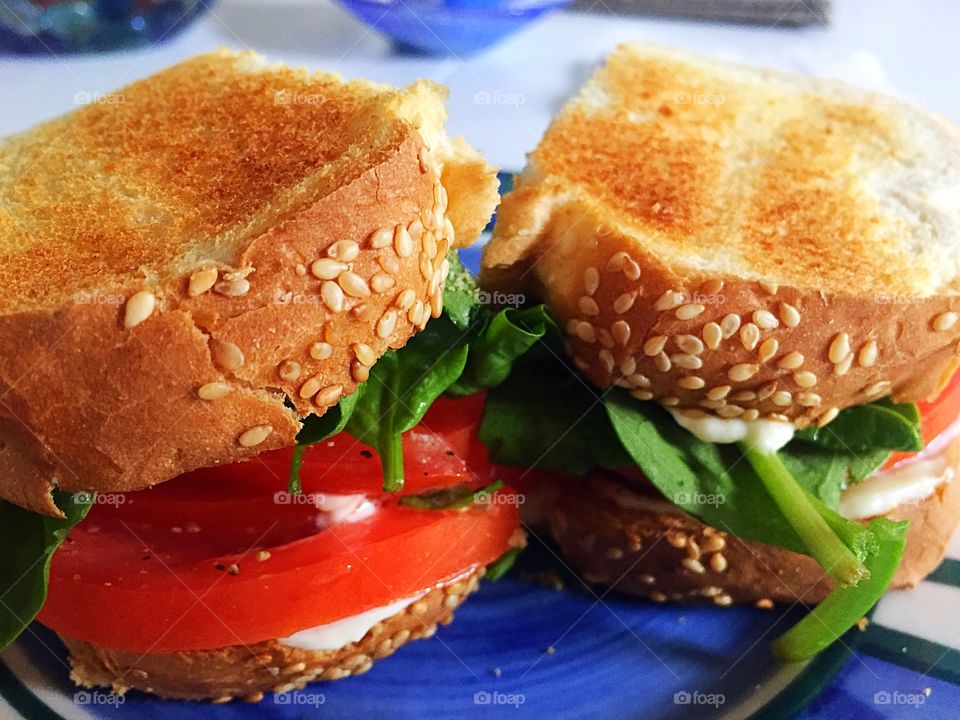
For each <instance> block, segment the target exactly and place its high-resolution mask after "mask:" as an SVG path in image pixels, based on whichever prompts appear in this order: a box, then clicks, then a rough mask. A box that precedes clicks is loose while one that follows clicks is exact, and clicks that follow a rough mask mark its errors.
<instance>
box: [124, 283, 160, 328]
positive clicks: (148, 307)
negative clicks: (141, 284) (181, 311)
mask: <svg viewBox="0 0 960 720" xmlns="http://www.w3.org/2000/svg"><path fill="white" fill-rule="evenodd" d="M156 307H157V296H156V295H154V294H153V293H152V292H150V291H149V290H141V291H140V292H138V293H134V294H133V295H132V296H131V297H130V299H129V300H127V305H126V308H125V309H124V313H123V325H124V327H126V328H132V327H136V326H137V325H139V324H140V323H142V322H143V321H144V320H146V319H147V318H148V317H150V316H151V315H153V311H154V310H155V309H156Z"/></svg>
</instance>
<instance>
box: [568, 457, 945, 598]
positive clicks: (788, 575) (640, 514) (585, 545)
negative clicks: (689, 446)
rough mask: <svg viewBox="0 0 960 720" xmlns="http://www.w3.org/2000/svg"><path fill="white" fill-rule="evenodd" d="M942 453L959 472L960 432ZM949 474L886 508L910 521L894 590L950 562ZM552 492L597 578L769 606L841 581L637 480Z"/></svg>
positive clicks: (577, 553) (588, 576) (628, 587)
mask: <svg viewBox="0 0 960 720" xmlns="http://www.w3.org/2000/svg"><path fill="white" fill-rule="evenodd" d="M943 452H944V457H945V459H946V461H947V466H948V467H949V468H950V469H951V473H952V474H951V475H950V476H949V478H952V477H953V475H955V474H956V472H960V439H957V438H954V439H952V440H951V441H950V443H949V444H948V445H947V446H945V447H944V449H943ZM949 478H948V479H947V481H946V482H943V483H941V484H940V485H938V486H937V488H936V490H935V491H934V492H933V493H931V494H930V495H929V496H927V497H926V498H924V499H922V500H919V501H915V502H909V503H903V504H901V505H898V506H897V507H895V508H893V509H892V510H891V511H890V512H888V513H887V514H886V516H885V517H887V518H889V519H890V520H897V521H900V520H906V521H909V522H910V529H909V530H908V532H907V546H906V549H905V551H904V555H903V559H902V560H901V562H900V566H899V568H898V569H897V573H896V575H895V576H894V578H893V581H892V582H891V587H895V588H898V587H913V586H914V585H916V584H917V583H918V582H920V581H921V580H922V579H923V578H924V577H926V576H927V575H928V574H929V573H930V572H932V571H933V570H934V569H936V567H937V566H938V565H939V564H940V562H941V561H942V560H943V557H944V554H945V553H946V550H947V545H948V544H949V542H950V538H951V537H952V536H953V533H954V531H955V530H956V529H957V524H958V521H960V485H958V483H957V482H951V481H950V479H949ZM864 482H869V480H866V481H864ZM551 497H552V506H551V509H550V511H549V527H550V532H551V534H552V535H553V537H554V538H555V539H556V541H557V542H558V543H559V544H560V547H561V549H562V550H563V554H564V558H565V559H566V560H567V561H568V562H569V563H570V564H571V565H572V566H573V568H574V569H576V570H577V571H578V572H579V573H580V574H581V575H582V577H583V578H584V579H585V580H587V581H588V582H593V583H598V584H601V585H608V586H610V587H612V588H614V589H615V590H617V591H619V592H623V593H626V594H630V595H640V596H643V597H649V598H651V599H653V600H655V601H658V602H663V601H665V600H673V601H679V602H703V601H706V602H713V603H715V604H717V605H720V606H726V605H731V604H734V603H758V604H759V605H760V607H770V606H771V603H772V602H784V603H803V604H806V605H813V604H816V603H818V602H820V601H821V600H822V599H823V598H824V597H826V596H827V594H828V593H829V592H830V590H831V589H832V588H833V583H832V582H831V580H830V578H829V577H828V576H827V574H826V573H825V572H824V571H823V569H822V568H821V567H820V566H819V565H818V564H817V562H816V561H815V560H814V559H813V558H811V557H808V556H806V555H800V554H798V553H794V552H790V551H789V550H784V549H783V548H779V547H774V546H772V545H764V544H763V543H758V542H752V541H747V540H742V539H740V538H738V537H735V536H733V535H730V534H729V533H726V532H723V531H721V530H718V529H716V528H712V527H709V526H708V525H705V524H704V523H702V522H700V521H699V520H697V519H696V518H694V517H692V516H691V515H688V514H687V513H685V512H683V511H682V510H680V509H679V508H677V507H676V506H675V505H672V504H671V503H669V502H667V501H666V500H664V499H663V498H662V497H661V496H660V495H659V493H657V491H656V490H654V489H653V488H652V487H650V486H644V485H640V484H638V482H637V481H635V480H632V479H631V480H626V479H622V478H618V477H615V476H613V475H602V476H601V475H598V476H595V477H592V478H588V479H581V478H576V479H571V480H570V481H568V482H566V483H565V484H564V486H563V488H562V490H560V491H558V492H555V493H553V494H552V495H551Z"/></svg>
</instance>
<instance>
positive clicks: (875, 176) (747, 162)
mask: <svg viewBox="0 0 960 720" xmlns="http://www.w3.org/2000/svg"><path fill="white" fill-rule="evenodd" d="M958 187H960V132H958V130H957V128H956V127H955V126H953V125H952V124H950V123H949V122H947V121H946V120H944V119H943V118H940V117H938V116H936V115H934V114H932V113H928V112H926V111H923V110H920V109H918V108H915V107H913V106H911V105H909V104H906V103H903V102H898V101H891V99H890V98H883V97H879V96H875V95H871V94H868V93H866V92H861V91H859V90H855V89H853V88H849V87H847V86H844V85H841V84H839V83H836V82H831V81H826V80H818V79H814V78H809V77H804V76H800V75H791V74H787V73H781V72H774V71H769V70H764V69H758V68H751V67H743V66H739V65H731V64H727V63H723V62H719V61H715V60H709V59H705V58H699V57H695V56H691V55H686V54H682V53H679V52H674V51H670V50H667V49H663V48H657V47H647V46H623V47H620V48H619V49H618V50H617V51H616V52H614V53H613V54H612V55H611V57H610V58H609V60H608V62H607V64H606V66H605V67H603V68H602V69H600V70H599V71H598V72H597V73H596V74H595V75H594V76H593V77H592V78H591V79H590V80H589V82H587V84H586V85H585V86H584V87H583V89H582V90H581V91H580V93H579V94H578V95H577V96H576V97H575V98H573V99H572V100H570V102H568V103H567V105H566V106H565V107H564V109H563V111H562V112H561V113H560V115H559V116H558V117H557V118H556V119H555V121H554V122H553V124H552V125H551V127H550V128H549V130H548V131H547V133H546V135H545V136H544V138H543V140H542V141H541V143H540V145H539V146H538V147H537V149H536V150H535V151H534V152H533V153H532V154H531V155H530V159H529V164H528V166H527V168H526V170H525V171H524V173H523V174H522V175H521V176H520V177H519V178H518V179H517V183H516V188H515V189H514V190H513V191H512V192H511V193H509V194H507V195H506V196H505V197H504V200H503V203H502V206H501V208H500V211H499V214H498V223H497V227H496V230H495V232H494V237H493V240H492V242H491V243H490V244H489V245H488V246H487V247H486V249H485V253H484V258H483V268H484V273H483V282H484V283H485V284H487V285H488V286H493V287H496V288H499V289H509V290H513V291H516V290H520V291H524V292H527V293H532V294H533V295H535V296H539V297H542V298H543V299H545V300H546V301H547V302H549V304H550V305H551V307H552V309H553V311H554V312H555V313H556V314H557V315H558V316H559V318H560V320H561V321H562V323H563V324H564V327H565V328H566V331H567V335H568V337H569V339H570V345H571V351H572V353H573V356H574V362H575V363H576V364H577V365H578V366H579V367H580V368H581V369H582V370H583V371H584V372H585V373H586V374H587V375H588V376H589V377H590V379H591V380H592V381H593V382H595V383H596V384H597V385H599V386H601V387H606V386H609V385H612V384H614V383H616V384H619V385H622V386H625V387H628V388H631V389H632V390H633V391H634V393H635V394H636V396H637V397H639V398H641V399H656V400H659V401H660V402H662V403H663V404H665V405H668V406H673V407H679V408H689V409H693V412H707V413H711V414H714V413H715V414H718V415H720V416H721V417H744V418H746V419H750V418H751V417H754V418H755V417H772V418H774V419H780V420H791V421H793V422H795V423H796V424H797V425H801V426H803V425H809V424H811V423H814V422H816V423H819V424H825V423H826V422H829V420H831V419H832V418H833V417H835V416H836V414H837V412H838V410H839V409H842V408H844V407H847V406H850V405H855V404H859V403H863V402H867V401H869V400H872V399H876V398H879V397H882V396H884V395H893V396H894V397H895V398H897V399H902V400H917V399H921V398H928V397H930V396H932V395H934V394H935V393H936V392H937V391H938V390H939V389H940V388H941V387H942V385H943V384H944V383H945V382H946V380H947V379H948V378H949V377H950V375H951V374H952V372H953V371H954V370H955V369H956V367H957V364H958V359H957V357H958V347H957V340H958V338H960V322H958V317H960V316H958V311H960V241H958V239H960V232H958V231H960V193H958V191H957V188H958Z"/></svg>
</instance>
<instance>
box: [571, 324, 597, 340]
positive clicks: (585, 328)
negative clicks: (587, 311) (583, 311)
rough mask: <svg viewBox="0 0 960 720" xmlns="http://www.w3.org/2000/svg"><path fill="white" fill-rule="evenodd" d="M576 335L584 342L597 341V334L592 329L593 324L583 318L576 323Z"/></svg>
mask: <svg viewBox="0 0 960 720" xmlns="http://www.w3.org/2000/svg"><path fill="white" fill-rule="evenodd" d="M576 335H577V337H578V338H580V339H581V340H583V341H584V342H588V343H592V342H596V341H597V334H596V332H595V331H594V329H593V325H591V324H590V323H588V322H587V321H585V320H581V321H580V322H578V323H577V329H576Z"/></svg>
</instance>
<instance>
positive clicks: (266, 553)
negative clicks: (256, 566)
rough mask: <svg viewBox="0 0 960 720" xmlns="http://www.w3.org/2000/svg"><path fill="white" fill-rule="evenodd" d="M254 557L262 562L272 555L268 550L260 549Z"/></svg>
mask: <svg viewBox="0 0 960 720" xmlns="http://www.w3.org/2000/svg"><path fill="white" fill-rule="evenodd" d="M256 557H257V560H258V561H260V562H264V561H266V560H269V559H270V558H271V557H272V555H271V553H270V551H269V550H260V551H259V552H258V553H257V556H256Z"/></svg>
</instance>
